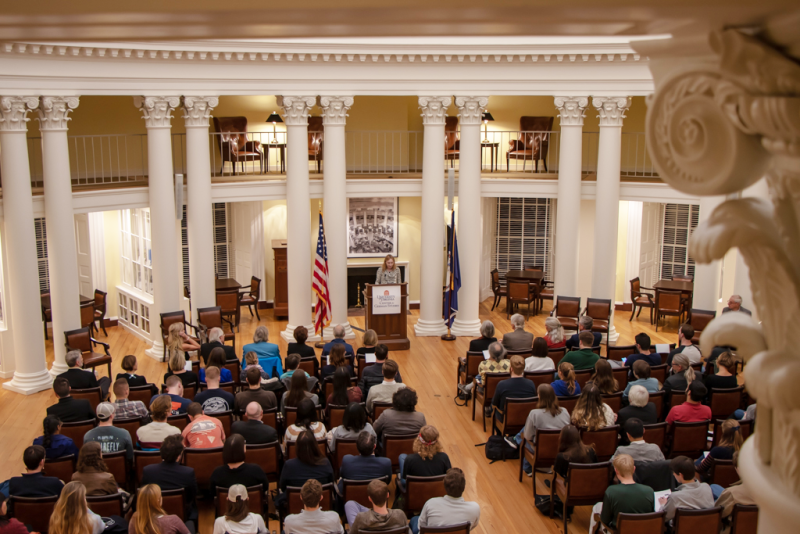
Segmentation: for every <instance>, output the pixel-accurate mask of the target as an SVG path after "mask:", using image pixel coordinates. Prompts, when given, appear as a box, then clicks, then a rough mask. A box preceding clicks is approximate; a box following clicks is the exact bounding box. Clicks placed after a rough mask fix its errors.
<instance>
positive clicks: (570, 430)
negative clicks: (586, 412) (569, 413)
mask: <svg viewBox="0 0 800 534" xmlns="http://www.w3.org/2000/svg"><path fill="white" fill-rule="evenodd" d="M570 463H573V464H594V463H597V455H596V454H595V452H594V447H592V446H591V445H586V444H585V443H584V442H583V441H581V432H580V430H578V428H577V427H576V426H574V425H567V426H565V427H564V428H562V429H561V436H560V437H559V439H558V455H557V456H556V461H555V463H554V464H553V471H554V472H555V473H556V474H557V475H559V476H561V477H566V476H567V471H568V470H569V464H570Z"/></svg>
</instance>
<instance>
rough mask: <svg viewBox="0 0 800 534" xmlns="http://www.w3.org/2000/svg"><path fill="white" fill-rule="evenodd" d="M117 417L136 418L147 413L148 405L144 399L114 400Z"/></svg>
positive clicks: (115, 415) (115, 416)
mask: <svg viewBox="0 0 800 534" xmlns="http://www.w3.org/2000/svg"><path fill="white" fill-rule="evenodd" d="M114 408H116V410H117V411H116V412H115V413H114V418H115V419H136V418H139V417H144V416H146V415H147V413H148V412H147V407H146V406H145V405H144V403H143V402H142V401H129V400H128V399H122V400H116V401H114Z"/></svg>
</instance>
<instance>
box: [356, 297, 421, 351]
mask: <svg viewBox="0 0 800 534" xmlns="http://www.w3.org/2000/svg"><path fill="white" fill-rule="evenodd" d="M364 303H365V312H366V320H365V323H366V327H367V329H372V330H374V331H375V333H376V334H378V343H383V344H384V345H386V346H387V347H389V349H390V350H408V349H409V348H410V347H411V342H410V341H409V340H408V283H407V282H403V283H401V284H366V286H365V288H364Z"/></svg>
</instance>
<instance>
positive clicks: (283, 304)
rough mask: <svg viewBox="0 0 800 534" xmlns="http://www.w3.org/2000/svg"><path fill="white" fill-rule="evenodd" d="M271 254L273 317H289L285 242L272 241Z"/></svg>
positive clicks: (280, 240) (279, 240) (281, 240)
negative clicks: (272, 265) (273, 288)
mask: <svg viewBox="0 0 800 534" xmlns="http://www.w3.org/2000/svg"><path fill="white" fill-rule="evenodd" d="M272 252H273V254H274V255H275V293H274V294H275V299H274V303H273V306H274V312H273V313H274V315H275V317H288V316H289V286H288V280H287V276H286V273H287V271H288V266H289V265H288V262H287V260H286V240H283V239H275V240H273V241H272Z"/></svg>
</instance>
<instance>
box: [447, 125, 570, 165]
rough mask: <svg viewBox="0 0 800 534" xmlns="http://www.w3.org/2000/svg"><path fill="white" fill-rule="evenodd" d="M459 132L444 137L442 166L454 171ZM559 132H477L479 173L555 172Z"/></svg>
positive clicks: (458, 154)
mask: <svg viewBox="0 0 800 534" xmlns="http://www.w3.org/2000/svg"><path fill="white" fill-rule="evenodd" d="M459 136H460V133H459V132H455V133H447V134H445V138H444V144H445V156H444V157H445V167H454V168H456V169H457V168H458V167H459V163H460V155H461V154H460V140H459ZM560 141H561V132H557V131H555V132H548V131H491V132H488V133H486V134H485V135H484V133H483V132H481V170H482V171H483V172H497V171H505V172H524V173H530V174H545V173H557V172H558V153H559V148H560Z"/></svg>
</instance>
